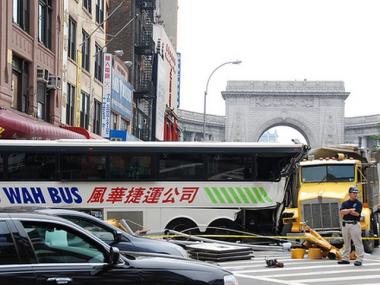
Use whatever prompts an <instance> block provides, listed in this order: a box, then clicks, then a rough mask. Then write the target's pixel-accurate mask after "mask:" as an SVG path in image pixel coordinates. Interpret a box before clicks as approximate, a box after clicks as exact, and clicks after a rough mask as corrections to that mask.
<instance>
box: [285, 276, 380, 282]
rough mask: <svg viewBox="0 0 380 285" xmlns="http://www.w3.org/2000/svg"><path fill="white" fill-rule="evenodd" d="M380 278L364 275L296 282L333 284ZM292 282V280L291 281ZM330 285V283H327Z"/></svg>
mask: <svg viewBox="0 0 380 285" xmlns="http://www.w3.org/2000/svg"><path fill="white" fill-rule="evenodd" d="M378 278H380V275H364V276H362V275H361V276H339V277H332V278H315V279H301V280H294V281H295V282H297V283H304V282H306V283H315V282H320V283H324V282H332V281H344V280H361V279H365V280H367V279H378ZM289 281H290V282H291V281H292V280H289ZM326 284H329V283H326Z"/></svg>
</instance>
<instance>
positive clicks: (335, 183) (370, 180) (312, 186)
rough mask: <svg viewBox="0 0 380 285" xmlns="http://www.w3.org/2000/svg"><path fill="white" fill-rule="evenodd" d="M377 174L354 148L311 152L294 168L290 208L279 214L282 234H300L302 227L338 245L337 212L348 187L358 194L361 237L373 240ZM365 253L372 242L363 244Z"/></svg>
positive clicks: (365, 241)
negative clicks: (354, 187) (356, 190)
mask: <svg viewBox="0 0 380 285" xmlns="http://www.w3.org/2000/svg"><path fill="white" fill-rule="evenodd" d="M376 176H378V171H377V170H376V168H375V164H373V163H372V164H371V163H369V162H368V160H367V158H366V155H365V153H364V152H363V151H362V150H360V149H359V148H357V147H354V146H347V145H344V146H337V147H330V148H320V149H315V150H311V151H310V152H309V154H308V158H307V159H304V160H303V161H302V162H300V164H299V167H298V168H297V174H296V180H297V182H296V183H295V185H296V186H295V187H294V189H293V191H292V192H291V193H293V197H292V198H291V199H290V200H291V204H290V207H288V208H285V210H284V212H283V214H282V221H283V234H297V233H302V224H303V223H305V224H307V225H308V226H309V227H311V228H312V229H314V230H316V231H317V232H318V233H319V234H321V235H322V236H326V237H332V238H334V237H336V239H335V240H334V239H332V242H333V243H335V244H336V243H339V242H340V243H342V240H341V239H339V238H338V237H340V236H341V219H342V218H341V216H340V215H339V209H340V206H341V204H342V202H343V201H345V200H347V199H348V188H349V187H350V186H351V185H354V186H356V187H357V188H358V189H359V190H360V193H359V197H358V198H359V199H360V200H361V201H362V202H363V210H362V213H361V219H360V225H361V228H362V232H363V237H375V238H376V237H377V235H378V232H379V227H378V202H377V201H378V193H379V190H378V177H376ZM363 244H364V248H365V251H366V252H367V253H371V252H372V251H373V249H374V247H375V246H377V245H378V240H376V239H365V240H363Z"/></svg>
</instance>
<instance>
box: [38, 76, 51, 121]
mask: <svg viewBox="0 0 380 285" xmlns="http://www.w3.org/2000/svg"><path fill="white" fill-rule="evenodd" d="M47 95H48V93H47V89H46V84H45V83H42V82H39V83H38V84H37V117H38V118H39V119H42V120H44V121H46V122H49V115H50V114H49V100H48V96H47Z"/></svg>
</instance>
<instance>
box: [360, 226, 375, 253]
mask: <svg viewBox="0 0 380 285" xmlns="http://www.w3.org/2000/svg"><path fill="white" fill-rule="evenodd" d="M362 237H373V231H372V230H369V231H368V230H365V231H363V233H362ZM363 246H364V252H366V253H372V252H373V250H374V249H375V240H373V239H371V240H363Z"/></svg>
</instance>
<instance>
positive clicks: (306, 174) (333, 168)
mask: <svg viewBox="0 0 380 285" xmlns="http://www.w3.org/2000/svg"><path fill="white" fill-rule="evenodd" d="M354 169H355V168H354V165H335V164H333V165H313V166H303V167H302V182H306V183H308V182H346V181H349V182H352V181H354V179H355V171H354Z"/></svg>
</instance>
